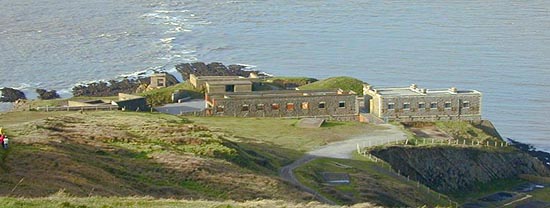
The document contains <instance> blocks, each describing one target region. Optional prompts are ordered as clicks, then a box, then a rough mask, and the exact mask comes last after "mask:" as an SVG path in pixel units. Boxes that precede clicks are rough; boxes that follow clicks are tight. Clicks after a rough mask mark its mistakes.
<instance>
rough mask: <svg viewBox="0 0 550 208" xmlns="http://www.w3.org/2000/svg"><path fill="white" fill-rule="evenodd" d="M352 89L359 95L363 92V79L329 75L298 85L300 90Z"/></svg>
mask: <svg viewBox="0 0 550 208" xmlns="http://www.w3.org/2000/svg"><path fill="white" fill-rule="evenodd" d="M338 88H340V89H342V90H353V91H354V92H356V93H357V94H359V95H362V94H363V81H361V80H358V79H355V78H353V77H331V78H328V79H324V80H321V81H318V82H314V83H311V84H307V85H304V86H301V87H300V90H326V89H338Z"/></svg>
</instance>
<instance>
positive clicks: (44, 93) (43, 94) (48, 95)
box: [36, 89, 59, 100]
mask: <svg viewBox="0 0 550 208" xmlns="http://www.w3.org/2000/svg"><path fill="white" fill-rule="evenodd" d="M36 93H38V99H41V100H51V99H56V98H59V94H57V91H55V90H51V91H48V90H45V89H36Z"/></svg>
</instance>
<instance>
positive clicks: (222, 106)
mask: <svg viewBox="0 0 550 208" xmlns="http://www.w3.org/2000/svg"><path fill="white" fill-rule="evenodd" d="M206 103H207V112H206V114H207V115H211V116H235V117H294V118H306V117H316V118H326V119H331V120H357V119H358V115H359V105H358V103H357V95H356V93H355V92H353V91H343V90H334V91H305V90H304V91H301V90H281V91H258V92H245V93H239V92H232V93H219V94H207V95H206Z"/></svg>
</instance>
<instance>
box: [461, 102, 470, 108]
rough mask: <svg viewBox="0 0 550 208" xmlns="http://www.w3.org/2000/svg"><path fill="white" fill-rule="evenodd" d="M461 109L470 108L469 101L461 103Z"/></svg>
mask: <svg viewBox="0 0 550 208" xmlns="http://www.w3.org/2000/svg"><path fill="white" fill-rule="evenodd" d="M462 107H464V108H469V107H470V101H464V102H463V103H462Z"/></svg>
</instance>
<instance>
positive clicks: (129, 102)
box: [62, 93, 149, 111]
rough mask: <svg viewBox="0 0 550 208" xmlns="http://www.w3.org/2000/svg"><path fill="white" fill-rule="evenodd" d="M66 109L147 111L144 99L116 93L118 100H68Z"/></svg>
mask: <svg viewBox="0 0 550 208" xmlns="http://www.w3.org/2000/svg"><path fill="white" fill-rule="evenodd" d="M67 107H68V109H69V110H71V109H72V110H79V109H82V110H94V109H95V110H98V109H101V110H106V109H109V110H112V109H121V110H127V111H146V110H148V109H149V107H148V106H147V99H146V98H145V97H142V96H137V95H130V94H124V93H118V100H84V101H73V100H69V101H68V102H67ZM62 109H66V107H62Z"/></svg>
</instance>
